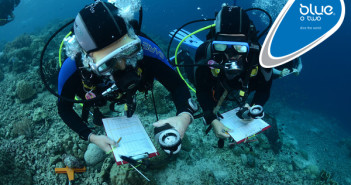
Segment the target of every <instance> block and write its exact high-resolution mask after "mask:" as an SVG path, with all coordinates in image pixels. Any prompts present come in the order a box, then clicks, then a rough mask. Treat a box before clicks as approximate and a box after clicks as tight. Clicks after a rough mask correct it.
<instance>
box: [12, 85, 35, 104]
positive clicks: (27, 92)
mask: <svg viewBox="0 0 351 185" xmlns="http://www.w3.org/2000/svg"><path fill="white" fill-rule="evenodd" d="M35 93H36V90H35V89H34V88H33V85H32V84H31V83H29V82H27V81H25V80H20V81H18V82H17V84H16V94H17V96H18V98H19V99H20V100H21V101H25V100H28V99H31V98H32V97H33V96H34V95H35Z"/></svg>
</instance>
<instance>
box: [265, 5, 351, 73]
mask: <svg viewBox="0 0 351 185" xmlns="http://www.w3.org/2000/svg"><path fill="white" fill-rule="evenodd" d="M344 17H345V4H344V1H343V0H289V1H288V2H287V3H286V5H285V6H284V8H283V10H282V11H281V12H280V14H279V15H278V17H277V19H276V20H275V21H274V23H273V25H272V27H271V29H270V31H269V32H268V34H267V37H266V39H265V41H264V43H263V45H262V49H261V52H260V64H261V65H262V66H263V67H265V68H272V67H276V66H279V65H282V64H284V63H287V62H289V61H291V60H293V59H295V58H297V57H299V56H301V55H303V54H304V53H306V52H308V51H309V50H311V49H312V48H314V47H316V46H317V45H318V44H320V43H321V42H323V41H324V40H325V39H327V38H328V37H330V36H331V35H332V34H333V33H334V32H335V31H336V30H338V29H339V27H340V26H341V24H342V22H343V20H344Z"/></svg>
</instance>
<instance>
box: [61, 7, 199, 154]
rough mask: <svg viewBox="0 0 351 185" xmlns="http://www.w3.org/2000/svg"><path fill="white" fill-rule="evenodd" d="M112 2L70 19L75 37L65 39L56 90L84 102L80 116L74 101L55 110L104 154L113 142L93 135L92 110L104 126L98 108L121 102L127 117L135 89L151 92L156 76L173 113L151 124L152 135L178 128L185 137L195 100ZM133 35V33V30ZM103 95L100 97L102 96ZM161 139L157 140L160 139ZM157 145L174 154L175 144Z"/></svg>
mask: <svg viewBox="0 0 351 185" xmlns="http://www.w3.org/2000/svg"><path fill="white" fill-rule="evenodd" d="M133 25H136V24H135V21H132V22H130V20H127V18H125V17H123V16H122V15H121V14H120V9H119V8H117V7H116V6H114V5H113V4H111V3H107V2H102V1H97V2H95V3H93V4H91V5H90V6H87V7H85V8H83V9H82V10H81V11H80V12H79V14H78V15H77V17H76V18H75V21H74V26H73V30H74V35H73V36H70V37H68V38H67V39H65V46H66V54H67V56H68V57H69V58H67V59H66V60H65V61H64V63H63V65H62V68H61V70H60V72H59V79H58V94H59V95H60V96H61V97H65V98H70V99H74V97H75V96H76V95H77V96H78V97H80V98H81V99H84V100H90V99H92V100H94V98H95V99H96V101H86V102H85V103H84V105H83V110H82V116H81V117H80V116H79V115H78V114H77V112H75V111H74V110H73V103H72V102H69V101H65V100H64V98H59V100H58V113H59V115H60V117H61V118H62V120H63V121H64V122H65V123H66V124H67V125H68V127H69V128H71V129H72V130H73V131H75V132H76V133H77V134H79V136H80V137H81V138H82V139H84V140H87V141H90V142H92V143H94V144H96V145H97V146H99V147H100V148H101V149H102V150H104V151H105V152H107V151H109V150H111V145H114V144H116V143H115V141H112V140H111V139H110V138H108V137H107V136H105V135H97V134H94V132H93V131H92V130H91V129H90V128H89V127H88V126H87V124H86V122H87V119H88V115H89V111H90V110H93V115H94V123H95V124H96V125H102V120H101V119H102V117H103V116H102V113H101V112H100V111H99V109H98V107H100V106H103V105H105V104H106V103H107V102H108V101H109V102H111V104H110V108H111V110H114V105H115V104H125V105H126V107H127V111H126V115H127V117H131V116H132V115H133V113H134V111H135V107H136V103H137V102H136V99H135V98H136V92H137V91H140V92H145V94H146V93H147V92H148V90H152V87H153V81H154V79H157V80H158V81H159V82H160V83H161V84H162V85H163V86H164V87H165V88H166V89H167V90H168V91H169V92H170V93H171V96H172V100H173V102H174V104H175V107H176V109H177V115H176V116H174V117H170V118H167V119H163V120H159V121H157V122H156V123H154V124H153V125H154V127H155V137H156V138H157V136H159V135H160V134H161V133H163V132H166V131H167V130H173V131H172V133H174V131H176V134H177V135H178V136H179V138H183V136H184V133H185V131H186V130H187V128H188V126H189V124H190V123H191V122H192V120H193V113H194V112H195V111H196V104H195V103H194V102H193V101H192V100H191V96H190V93H189V91H188V89H187V87H186V85H185V83H184V82H183V81H182V79H181V78H180V77H179V76H178V74H177V73H176V72H175V71H174V70H173V69H172V68H171V66H170V64H169V63H168V60H167V59H166V57H165V56H164V54H163V53H162V51H161V49H160V48H159V47H158V46H157V45H156V44H155V43H154V42H153V41H151V40H150V39H149V38H148V37H147V36H146V35H145V34H143V33H141V32H140V31H139V30H135V27H134V28H133ZM136 33H137V34H136ZM101 97H102V98H101ZM159 142H160V140H159ZM160 145H161V148H162V149H163V150H165V151H166V152H167V153H171V154H172V153H173V154H174V153H177V152H179V150H180V147H181V144H180V140H179V142H176V143H174V145H172V146H170V145H167V146H163V145H162V143H161V142H160Z"/></svg>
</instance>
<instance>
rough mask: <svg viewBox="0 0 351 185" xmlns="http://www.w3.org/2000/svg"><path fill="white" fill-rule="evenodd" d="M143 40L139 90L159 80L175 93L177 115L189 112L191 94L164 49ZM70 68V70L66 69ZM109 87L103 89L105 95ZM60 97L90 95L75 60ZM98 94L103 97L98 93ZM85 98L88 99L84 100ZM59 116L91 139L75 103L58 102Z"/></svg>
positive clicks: (66, 64) (63, 79)
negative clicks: (171, 65)
mask: <svg viewBox="0 0 351 185" xmlns="http://www.w3.org/2000/svg"><path fill="white" fill-rule="evenodd" d="M139 38H141V40H142V47H143V52H144V58H143V59H142V60H140V61H138V64H137V67H139V68H140V69H141V70H142V73H141V82H140V84H139V86H138V90H139V91H144V90H149V89H150V87H151V86H152V84H153V81H154V79H157V80H158V81H159V82H160V83H161V84H162V85H163V86H165V87H166V89H167V90H168V91H169V92H170V93H171V95H172V99H173V102H174V104H175V106H176V109H177V114H179V113H181V112H189V110H190V109H189V104H188V99H189V98H190V93H189V91H188V89H187V87H186V85H185V83H184V82H183V81H182V79H181V78H180V77H179V76H178V74H177V73H176V72H175V71H174V70H173V69H172V68H171V67H170V66H169V65H168V64H167V63H166V62H167V60H166V58H165V56H164V55H163V53H162V52H161V50H160V48H159V47H158V46H156V44H154V43H153V42H151V41H150V40H148V39H146V38H142V37H139ZM63 69H68V70H63ZM105 89H107V87H105V88H102V89H100V90H99V92H100V93H101V92H103V91H104V90H105ZM59 94H60V95H62V96H64V97H67V98H70V99H74V96H75V95H78V96H79V97H81V98H84V96H85V94H86V92H85V91H84V89H83V84H82V77H81V74H80V72H79V70H77V69H76V64H75V61H74V60H71V59H67V60H66V61H65V62H64V64H63V66H62V68H61V71H60V75H59ZM96 95H100V94H98V93H96ZM84 99H85V98H84ZM58 113H59V115H60V117H61V118H62V120H63V121H64V122H65V123H66V124H67V125H68V126H69V127H70V128H71V129H72V130H73V131H75V132H76V133H78V134H79V136H80V137H81V138H82V139H85V140H87V139H88V136H89V134H90V133H91V132H92V131H91V130H90V129H89V128H88V127H87V125H86V124H85V122H84V121H83V119H82V118H81V117H79V116H78V114H77V113H76V112H75V111H74V110H73V103H69V102H67V101H64V100H61V99H59V100H58Z"/></svg>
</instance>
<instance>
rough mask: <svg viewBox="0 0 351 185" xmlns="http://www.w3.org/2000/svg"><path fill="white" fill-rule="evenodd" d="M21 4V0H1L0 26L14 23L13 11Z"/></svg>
mask: <svg viewBox="0 0 351 185" xmlns="http://www.w3.org/2000/svg"><path fill="white" fill-rule="evenodd" d="M19 3H20V0H0V26H3V25H5V24H7V23H9V22H11V21H13V19H14V18H15V15H14V14H13V10H14V9H15V7H16V6H17V5H18V4H19Z"/></svg>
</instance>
